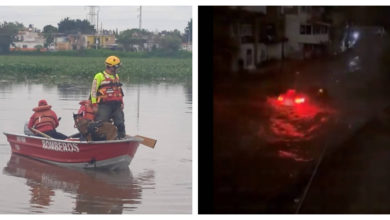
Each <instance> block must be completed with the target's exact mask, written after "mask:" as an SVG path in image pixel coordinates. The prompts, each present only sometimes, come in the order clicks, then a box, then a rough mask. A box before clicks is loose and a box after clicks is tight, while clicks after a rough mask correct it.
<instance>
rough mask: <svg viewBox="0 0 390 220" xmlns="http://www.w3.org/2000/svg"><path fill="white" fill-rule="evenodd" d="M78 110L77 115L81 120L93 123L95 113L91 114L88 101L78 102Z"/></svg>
mask: <svg viewBox="0 0 390 220" xmlns="http://www.w3.org/2000/svg"><path fill="white" fill-rule="evenodd" d="M79 104H80V108H79V111H78V112H77V114H78V115H79V116H80V117H81V118H85V119H87V120H89V121H93V120H94V119H95V113H94V112H93V106H92V103H91V101H90V100H82V101H80V102H79Z"/></svg>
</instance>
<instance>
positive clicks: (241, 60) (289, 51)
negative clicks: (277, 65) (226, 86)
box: [214, 6, 331, 72]
mask: <svg viewBox="0 0 390 220" xmlns="http://www.w3.org/2000/svg"><path fill="white" fill-rule="evenodd" d="M323 14H324V8H323V7H311V6H250V7H249V6H246V7H243V6H230V7H221V8H218V9H214V45H215V48H214V50H215V52H216V53H215V54H216V55H215V56H214V59H215V60H214V61H215V62H216V63H220V64H217V65H220V66H221V67H223V68H226V66H228V68H229V69H230V70H231V71H233V72H236V71H239V70H247V71H251V70H256V69H258V68H259V67H261V66H262V65H264V64H265V63H267V62H269V61H272V60H281V59H284V58H292V59H304V58H312V57H315V56H320V55H321V54H325V53H327V50H328V47H329V42H330V40H329V30H330V26H331V25H330V24H329V23H327V22H325V21H324V20H323V19H322V17H323ZM222 72H225V71H222Z"/></svg>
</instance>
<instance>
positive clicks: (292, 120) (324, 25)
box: [200, 6, 390, 214]
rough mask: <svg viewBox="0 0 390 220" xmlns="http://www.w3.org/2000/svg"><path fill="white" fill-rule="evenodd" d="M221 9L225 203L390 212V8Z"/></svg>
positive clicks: (280, 209) (219, 91)
mask: <svg viewBox="0 0 390 220" xmlns="http://www.w3.org/2000/svg"><path fill="white" fill-rule="evenodd" d="M212 18H213V162H212V163H213V186H212V187H213V190H212V193H213V195H212V197H213V200H212V201H213V204H212V205H213V212H214V213H220V214H228V213H237V214H247V213H254V214H389V213H390V172H389V168H390V86H389V83H390V47H389V46H390V45H389V43H390V38H389V35H390V32H389V28H390V7H386V6H248V7H246V6H223V7H222V6H219V7H212ZM200 47H201V45H200Z"/></svg>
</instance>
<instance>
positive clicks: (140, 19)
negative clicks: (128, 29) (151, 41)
mask: <svg viewBox="0 0 390 220" xmlns="http://www.w3.org/2000/svg"><path fill="white" fill-rule="evenodd" d="M138 18H139V26H138V29H140V30H141V29H142V6H139V15H138Z"/></svg>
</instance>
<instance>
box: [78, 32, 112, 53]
mask: <svg viewBox="0 0 390 220" xmlns="http://www.w3.org/2000/svg"><path fill="white" fill-rule="evenodd" d="M115 40H116V39H115V35H113V34H112V35H109V34H91V35H84V42H85V43H84V47H85V48H88V49H90V48H93V49H95V48H112V47H115V46H117V44H115Z"/></svg>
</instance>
